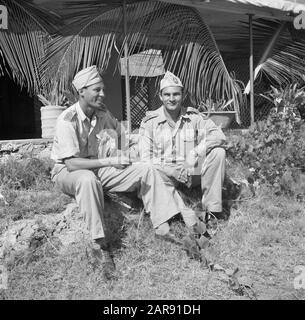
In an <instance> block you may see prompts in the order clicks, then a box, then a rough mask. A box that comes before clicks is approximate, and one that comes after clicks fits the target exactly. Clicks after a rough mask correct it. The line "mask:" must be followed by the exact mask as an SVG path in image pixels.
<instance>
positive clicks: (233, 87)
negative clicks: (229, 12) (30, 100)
mask: <svg viewBox="0 0 305 320" xmlns="http://www.w3.org/2000/svg"><path fill="white" fill-rule="evenodd" d="M103 2H107V1H102V3H101V1H96V2H95V1H94V2H90V3H89V4H87V5H86V4H84V3H83V2H81V1H80V2H79V3H75V4H74V6H73V7H71V6H70V9H71V10H73V14H68V15H67V16H65V21H66V22H67V23H66V26H65V27H64V28H63V29H62V30H60V35H58V36H57V37H56V38H54V39H52V40H51V41H50V42H49V46H48V53H47V56H46V59H45V60H44V63H43V67H42V73H43V75H45V77H44V79H43V84H44V85H47V83H48V81H49V79H50V78H51V79H53V81H52V84H51V87H50V88H49V90H50V91H52V92H55V93H56V94H58V93H60V92H65V91H67V90H71V87H70V83H71V80H72V79H71V77H72V75H74V74H75V72H76V71H77V70H79V69H81V68H83V67H86V66H89V65H91V64H97V65H98V66H99V67H100V68H101V69H102V70H103V69H105V68H106V67H107V64H108V62H109V58H110V54H111V50H112V47H114V46H116V47H118V46H119V47H121V49H120V50H119V51H120V56H123V47H124V43H125V42H126V41H127V43H128V48H129V50H128V51H129V52H128V54H133V53H137V52H140V51H144V50H146V49H151V48H153V49H159V50H162V53H163V57H164V60H165V65H166V68H167V69H168V70H171V71H172V72H175V73H176V74H177V75H179V76H180V77H181V79H182V81H183V82H184V84H185V87H186V89H187V90H188V92H189V94H190V98H191V100H192V101H193V102H194V103H196V104H199V103H200V101H202V100H205V99H206V98H214V99H215V100H220V99H222V100H224V99H231V98H233V100H234V105H235V110H237V111H239V107H240V104H241V103H242V98H243V97H242V92H241V88H240V86H239V84H238V82H237V81H235V79H234V78H233V77H232V75H231V74H230V73H229V72H228V70H227V68H226V65H225V63H224V61H223V59H222V56H221V54H220V52H219V49H218V47H217V44H216V41H215V39H214V37H213V35H212V33H211V31H210V29H209V27H208V26H207V25H206V24H205V22H204V21H203V20H202V18H201V16H200V14H199V13H198V12H197V10H195V9H193V8H190V7H185V6H180V5H173V4H167V3H163V2H159V1H131V2H132V3H130V4H129V6H128V10H127V14H126V16H127V23H128V28H127V29H128V32H127V34H123V10H122V1H114V2H113V1H111V5H110V6H107V7H105V5H104V3H103ZM77 12H79V13H77ZM238 114H239V112H238ZM238 120H239V119H238Z"/></svg>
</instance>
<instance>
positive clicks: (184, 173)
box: [139, 72, 226, 229]
mask: <svg viewBox="0 0 305 320" xmlns="http://www.w3.org/2000/svg"><path fill="white" fill-rule="evenodd" d="M159 96H160V99H161V101H162V103H163V105H162V106H161V107H160V108H159V109H157V110H155V111H150V112H148V113H147V115H146V117H145V118H144V119H143V121H142V123H141V128H140V143H139V151H140V158H141V160H142V161H145V162H152V163H153V164H154V165H155V167H158V169H159V171H160V172H161V174H162V176H163V179H164V180H165V182H166V185H167V187H168V188H169V189H170V190H171V192H172V193H173V194H174V198H175V200H176V203H177V205H178V206H179V208H180V210H181V213H182V216H184V218H185V219H184V220H185V221H186V220H188V219H189V218H191V221H190V222H189V224H191V223H194V222H195V220H194V217H193V216H192V215H191V216H190V211H189V210H187V209H186V206H185V204H184V202H183V200H182V199H181V197H180V196H179V194H177V192H175V188H176V187H177V186H178V185H179V184H181V183H182V184H184V185H187V186H188V187H190V186H196V185H201V189H202V205H203V208H204V209H206V211H207V212H211V213H213V214H214V216H216V217H217V218H221V217H223V214H222V184H223V180H224V173H225V149H224V148H223V146H224V143H225V141H226V138H225V135H224V134H223V132H222V130H221V129H220V128H219V127H217V126H216V125H215V124H214V122H213V121H212V120H210V119H207V118H205V117H204V116H203V115H202V114H200V113H199V112H198V110H197V109H195V108H191V107H188V108H184V107H183V106H182V101H183V85H182V83H181V80H180V79H179V78H178V77H176V76H175V75H174V74H172V73H171V72H166V74H165V76H164V78H163V79H162V80H161V82H160V93H159ZM186 212H188V215H187V214H186ZM163 228H164V229H169V225H168V223H164V226H163Z"/></svg>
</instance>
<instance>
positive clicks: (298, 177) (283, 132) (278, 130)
mask: <svg viewBox="0 0 305 320" xmlns="http://www.w3.org/2000/svg"><path fill="white" fill-rule="evenodd" d="M231 146H232V148H231V149H230V150H229V156H230V157H232V158H233V159H234V160H235V161H237V162H241V163H242V164H243V165H244V166H245V167H247V168H248V169H249V173H248V180H249V181H251V182H252V183H253V182H254V181H257V182H259V183H260V184H264V183H266V184H267V185H269V186H270V187H272V190H273V191H274V192H275V193H277V194H280V193H286V194H288V195H294V196H296V197H298V198H303V195H304V194H305V189H304V178H305V176H304V173H305V162H304V159H305V122H304V121H303V120H301V119H300V118H298V117H296V115H295V113H294V112H293V110H292V109H289V110H288V111H287V112H286V113H277V112H275V111H273V112H271V114H270V116H269V117H268V119H267V120H264V121H258V122H256V123H255V124H254V125H253V126H252V127H250V128H249V131H248V132H247V133H246V134H244V135H240V136H233V137H232V145H231ZM296 185H297V186H299V188H296Z"/></svg>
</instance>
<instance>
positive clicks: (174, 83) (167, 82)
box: [160, 71, 183, 91]
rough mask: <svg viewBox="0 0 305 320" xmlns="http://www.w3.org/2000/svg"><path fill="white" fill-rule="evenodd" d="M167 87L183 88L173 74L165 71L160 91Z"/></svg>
mask: <svg viewBox="0 0 305 320" xmlns="http://www.w3.org/2000/svg"><path fill="white" fill-rule="evenodd" d="M167 87H181V88H183V85H182V82H181V80H180V79H179V78H178V77H176V76H175V75H174V74H173V73H171V72H169V71H166V73H165V75H164V78H163V79H162V80H161V82H160V91H161V90H163V89H164V88H167Z"/></svg>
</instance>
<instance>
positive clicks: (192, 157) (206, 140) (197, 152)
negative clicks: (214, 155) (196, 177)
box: [185, 116, 226, 168]
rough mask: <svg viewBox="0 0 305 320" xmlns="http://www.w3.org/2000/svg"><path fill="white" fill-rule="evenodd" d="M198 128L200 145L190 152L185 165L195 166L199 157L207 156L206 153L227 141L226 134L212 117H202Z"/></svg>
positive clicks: (188, 166)
mask: <svg viewBox="0 0 305 320" xmlns="http://www.w3.org/2000/svg"><path fill="white" fill-rule="evenodd" d="M197 130H198V145H197V146H196V147H195V148H194V149H193V150H191V151H190V152H189V154H188V155H187V157H186V159H185V167H186V168H193V167H194V166H195V165H196V164H197V162H198V158H199V157H203V158H204V157H206V155H207V154H208V153H209V152H210V151H211V150H212V149H213V148H216V147H222V146H224V144H225V143H226V136H225V135H224V133H223V132H222V130H221V128H220V127H218V126H216V125H215V123H214V122H213V121H212V120H210V119H203V118H202V117H201V116H200V119H199V121H198V123H197Z"/></svg>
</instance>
